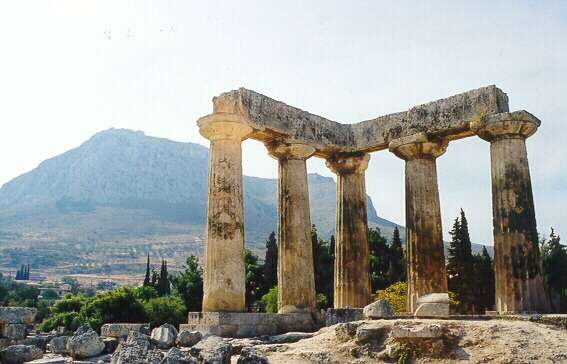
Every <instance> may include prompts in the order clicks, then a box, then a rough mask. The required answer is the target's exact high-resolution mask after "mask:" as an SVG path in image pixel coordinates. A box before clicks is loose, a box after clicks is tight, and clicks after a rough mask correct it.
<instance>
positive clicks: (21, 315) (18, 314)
mask: <svg viewBox="0 0 567 364" xmlns="http://www.w3.org/2000/svg"><path fill="white" fill-rule="evenodd" d="M36 314H37V309H36V308H30V307H0V323H8V324H28V325H31V324H33V320H34V319H35V315H36Z"/></svg>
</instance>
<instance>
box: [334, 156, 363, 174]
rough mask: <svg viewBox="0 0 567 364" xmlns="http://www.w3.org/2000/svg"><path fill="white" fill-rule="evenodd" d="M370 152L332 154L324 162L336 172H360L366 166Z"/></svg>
mask: <svg viewBox="0 0 567 364" xmlns="http://www.w3.org/2000/svg"><path fill="white" fill-rule="evenodd" d="M368 161H370V154H368V153H363V154H342V153H341V154H333V155H332V156H331V157H329V158H328V159H327V162H326V163H325V164H326V165H327V167H328V168H329V169H330V170H331V171H333V173H336V174H350V173H357V174H362V173H364V171H366V168H368Z"/></svg>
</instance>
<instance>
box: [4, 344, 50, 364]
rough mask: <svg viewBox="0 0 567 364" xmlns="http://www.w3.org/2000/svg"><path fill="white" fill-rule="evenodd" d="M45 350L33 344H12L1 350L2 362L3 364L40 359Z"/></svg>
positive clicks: (18, 363) (17, 363)
mask: <svg viewBox="0 0 567 364" xmlns="http://www.w3.org/2000/svg"><path fill="white" fill-rule="evenodd" d="M42 356H43V352H42V351H41V349H39V348H38V347H35V346H32V345H12V346H9V347H7V348H6V349H4V350H2V351H0V362H2V363H3V364H21V363H24V362H27V361H31V360H35V359H39V358H41V357H42Z"/></svg>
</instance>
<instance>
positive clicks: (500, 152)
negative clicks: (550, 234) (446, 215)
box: [471, 111, 549, 313]
mask: <svg viewBox="0 0 567 364" xmlns="http://www.w3.org/2000/svg"><path fill="white" fill-rule="evenodd" d="M539 125H540V121H539V120H538V119H537V118H535V117H534V116H533V115H531V114H529V113H527V112H525V111H520V112H514V113H503V114H498V115H495V116H491V117H487V118H485V119H484V120H480V121H478V122H476V123H473V124H472V125H471V128H472V129H475V130H477V134H478V135H479V136H480V137H481V138H482V139H484V140H487V141H489V142H490V161H491V174H492V214H493V225H494V268H495V280H496V311H498V312H499V313H513V312H547V311H548V310H549V306H548V305H549V304H548V302H547V296H546V294H545V292H544V289H543V279H542V276H541V271H540V265H539V261H540V252H539V246H538V241H539V240H538V233H537V226H536V218H535V210H534V200H533V195H532V183H531V179H530V170H529V165H528V155H527V150H526V138H528V137H529V136H531V135H533V134H534V133H535V132H536V131H537V128H538V127H539Z"/></svg>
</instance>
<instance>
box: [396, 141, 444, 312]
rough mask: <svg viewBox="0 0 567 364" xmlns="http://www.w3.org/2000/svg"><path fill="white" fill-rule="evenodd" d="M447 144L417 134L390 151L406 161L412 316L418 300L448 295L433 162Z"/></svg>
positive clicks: (407, 240)
mask: <svg viewBox="0 0 567 364" xmlns="http://www.w3.org/2000/svg"><path fill="white" fill-rule="evenodd" d="M446 148H447V143H446V142H444V141H442V140H431V139H430V138H428V137H427V136H426V135H425V134H422V133H420V134H416V135H413V136H410V137H407V138H401V139H398V140H395V141H393V142H392V143H390V150H391V151H392V152H393V153H394V154H396V155H397V156H398V157H400V158H402V159H404V160H405V161H406V167H405V174H406V177H405V179H406V182H405V183H406V256H407V276H408V294H407V309H408V311H409V312H415V310H416V309H417V299H418V298H419V297H421V296H424V295H427V294H429V293H446V292H447V273H446V268H445V253H444V250H443V230H442V225H441V208H440V204H439V189H438V185H437V165H436V158H437V157H439V156H440V155H442V154H443V153H444V152H445V150H446Z"/></svg>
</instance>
